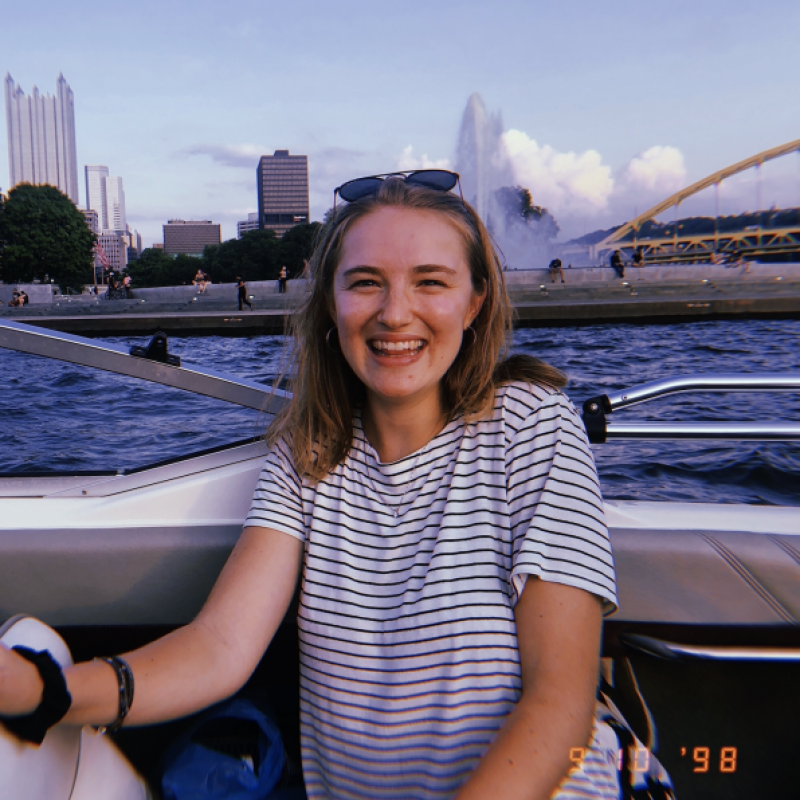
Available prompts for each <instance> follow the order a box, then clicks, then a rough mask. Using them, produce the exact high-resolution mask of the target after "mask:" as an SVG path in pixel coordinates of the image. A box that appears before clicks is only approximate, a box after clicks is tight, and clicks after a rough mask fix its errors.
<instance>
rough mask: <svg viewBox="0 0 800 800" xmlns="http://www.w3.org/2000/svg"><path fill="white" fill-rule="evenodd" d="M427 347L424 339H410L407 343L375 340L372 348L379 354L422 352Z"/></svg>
mask: <svg viewBox="0 0 800 800" xmlns="http://www.w3.org/2000/svg"><path fill="white" fill-rule="evenodd" d="M424 346H425V342H424V340H423V339H409V340H408V341H406V342H385V341H383V340H381V339H373V340H372V341H371V342H370V347H372V349H373V350H377V351H378V352H379V353H415V352H417V351H418V350H422V348H423V347H424Z"/></svg>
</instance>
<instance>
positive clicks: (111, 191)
mask: <svg viewBox="0 0 800 800" xmlns="http://www.w3.org/2000/svg"><path fill="white" fill-rule="evenodd" d="M106 214H107V215H108V227H109V229H110V230H112V231H125V230H127V229H128V220H127V219H126V217H125V192H124V191H123V189H122V178H114V177H109V178H106Z"/></svg>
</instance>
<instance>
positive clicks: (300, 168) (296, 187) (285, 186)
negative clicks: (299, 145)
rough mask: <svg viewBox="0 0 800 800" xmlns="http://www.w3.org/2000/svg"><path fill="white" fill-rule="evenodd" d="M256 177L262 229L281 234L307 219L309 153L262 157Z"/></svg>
mask: <svg viewBox="0 0 800 800" xmlns="http://www.w3.org/2000/svg"><path fill="white" fill-rule="evenodd" d="M256 179H257V186H258V218H259V223H260V224H261V227H262V228H265V229H267V230H273V231H275V233H277V234H278V236H283V234H284V233H286V231H288V230H289V228H291V227H292V226H294V225H299V224H300V223H303V222H308V216H309V201H308V156H290V155H289V151H288V150H276V151H275V154H274V155H271V156H261V160H260V161H259V162H258V169H257V170H256Z"/></svg>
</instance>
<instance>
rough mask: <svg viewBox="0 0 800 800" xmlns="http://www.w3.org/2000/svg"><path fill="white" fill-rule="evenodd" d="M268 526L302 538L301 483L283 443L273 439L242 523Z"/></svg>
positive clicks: (303, 533)
mask: <svg viewBox="0 0 800 800" xmlns="http://www.w3.org/2000/svg"><path fill="white" fill-rule="evenodd" d="M250 525H252V526H254V527H259V528H272V529H273V530H276V531H281V532H282V533H288V534H289V535H290V536H294V537H295V538H296V539H300V541H303V542H304V541H305V540H306V526H305V522H304V515H303V494H302V482H301V480H300V477H299V476H298V474H297V471H296V470H295V468H294V465H293V464H292V459H291V456H290V454H289V451H288V448H287V446H286V443H285V442H284V441H283V440H280V441H278V442H276V443H275V444H274V445H273V446H272V447H271V448H270V451H269V453H268V454H267V458H266V461H265V462H264V467H263V469H262V470H261V476H260V477H259V479H258V484H257V485H256V491H255V494H254V495H253V502H252V504H251V506H250V513H249V514H248V515H247V519H246V520H245V523H244V526H245V527H248V526H250Z"/></svg>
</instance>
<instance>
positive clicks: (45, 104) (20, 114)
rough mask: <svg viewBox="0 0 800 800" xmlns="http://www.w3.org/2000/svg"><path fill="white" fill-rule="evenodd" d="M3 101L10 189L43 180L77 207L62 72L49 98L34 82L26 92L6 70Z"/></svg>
mask: <svg viewBox="0 0 800 800" xmlns="http://www.w3.org/2000/svg"><path fill="white" fill-rule="evenodd" d="M5 102H6V125H7V130H8V167H9V177H10V188H12V189H13V188H14V186H16V185H17V184H19V183H33V184H38V185H44V184H47V185H49V186H55V187H57V188H58V189H60V190H61V191H62V192H63V193H64V194H66V195H67V196H68V197H69V198H70V199H71V200H72V202H73V203H75V205H78V204H79V197H78V157H77V152H76V148H75V101H74V96H73V94H72V90H71V89H70V88H69V84H68V83H67V82H66V80H64V76H63V75H59V76H58V80H57V81H56V96H55V97H53V96H52V95H49V94H46V95H41V94H39V90H38V89H37V88H36V87H35V86H34V87H33V91H32V93H31V94H30V95H26V94H25V93H24V92H23V91H22V89H21V88H20V87H19V85H18V84H16V83H15V82H14V79H13V78H12V77H11V75H10V74H8V73H6V79H5Z"/></svg>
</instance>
